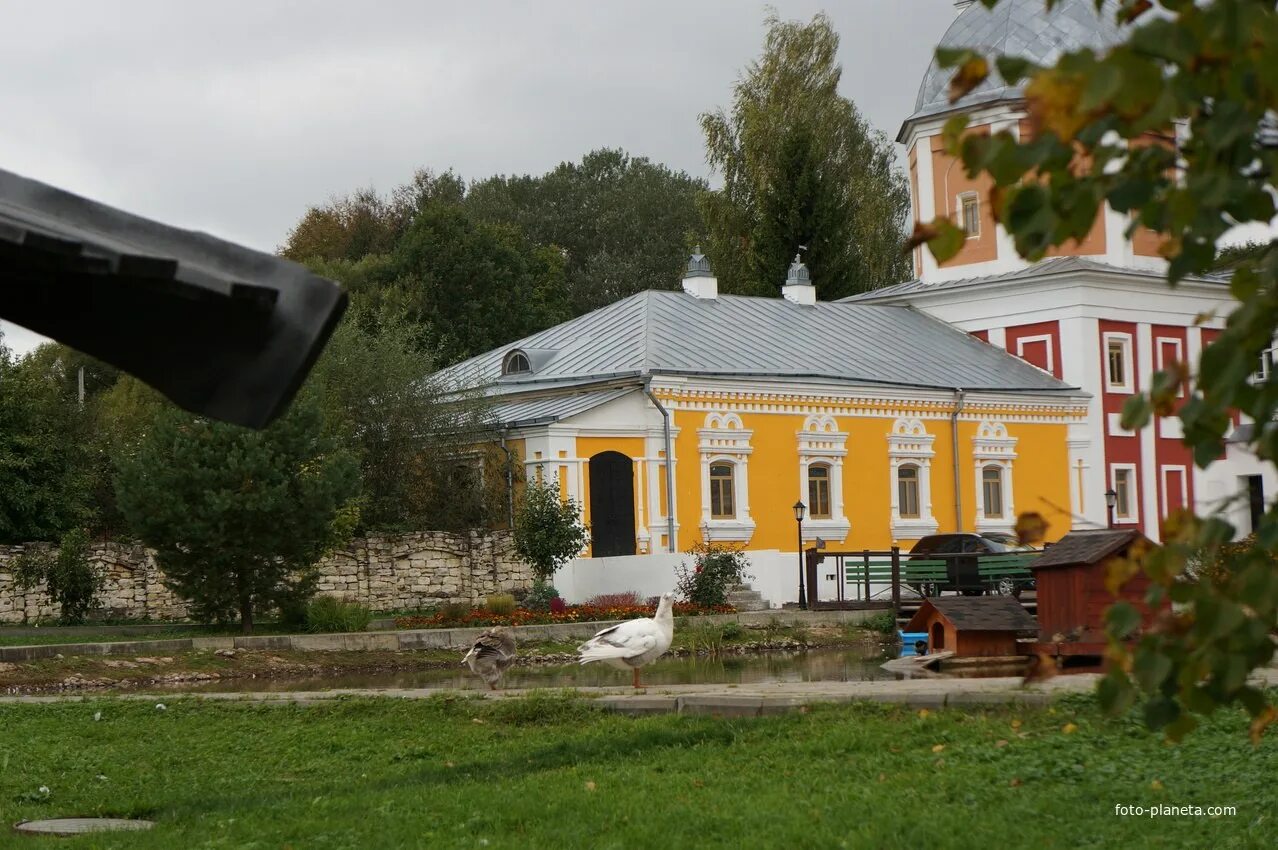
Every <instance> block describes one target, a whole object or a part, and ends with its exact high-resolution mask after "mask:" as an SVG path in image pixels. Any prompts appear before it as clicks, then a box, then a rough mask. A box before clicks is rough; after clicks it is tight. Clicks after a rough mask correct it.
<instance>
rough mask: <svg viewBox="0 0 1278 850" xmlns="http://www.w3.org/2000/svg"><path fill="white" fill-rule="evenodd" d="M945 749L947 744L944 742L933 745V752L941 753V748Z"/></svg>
mask: <svg viewBox="0 0 1278 850" xmlns="http://www.w3.org/2000/svg"><path fill="white" fill-rule="evenodd" d="M943 749H945V745H944V744H933V745H932V752H934V753H939V752H940V751H941V750H943Z"/></svg>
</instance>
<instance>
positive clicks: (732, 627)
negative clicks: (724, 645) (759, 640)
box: [723, 621, 745, 640]
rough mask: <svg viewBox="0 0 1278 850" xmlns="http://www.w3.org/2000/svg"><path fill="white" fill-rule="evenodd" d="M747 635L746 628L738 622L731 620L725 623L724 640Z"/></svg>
mask: <svg viewBox="0 0 1278 850" xmlns="http://www.w3.org/2000/svg"><path fill="white" fill-rule="evenodd" d="M744 635H745V629H743V628H742V627H741V624H740V623H738V622H735V621H734V622H729V623H724V624H723V637H724V640H737V639H738V638H740V637H742V636H744Z"/></svg>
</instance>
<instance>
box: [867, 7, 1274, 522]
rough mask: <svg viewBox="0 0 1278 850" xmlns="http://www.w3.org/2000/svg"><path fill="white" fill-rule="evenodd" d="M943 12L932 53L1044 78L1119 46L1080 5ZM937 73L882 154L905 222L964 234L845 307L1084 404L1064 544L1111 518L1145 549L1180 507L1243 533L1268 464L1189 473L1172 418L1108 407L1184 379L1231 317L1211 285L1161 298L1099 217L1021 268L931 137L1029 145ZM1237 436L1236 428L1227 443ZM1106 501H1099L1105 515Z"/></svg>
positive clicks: (1018, 112)
mask: <svg viewBox="0 0 1278 850" xmlns="http://www.w3.org/2000/svg"><path fill="white" fill-rule="evenodd" d="M955 5H956V6H958V7H960V13H959V15H958V17H957V19H956V20H955V22H954V23H953V24H952V25H951V27H950V29H949V31H948V32H947V33H946V35H945V37H944V39H943V40H942V42H941V46H943V47H958V48H972V49H977V50H980V51H983V52H987V53H988V52H993V53H1004V54H1010V55H1021V56H1026V57H1027V58H1030V59H1033V60H1035V61H1037V62H1039V63H1051V62H1053V61H1054V60H1055V58H1056V57H1057V56H1059V55H1060V54H1061V53H1062V52H1063V51H1067V50H1073V49H1078V48H1080V47H1084V46H1090V47H1094V48H1104V47H1106V46H1108V45H1110V44H1113V43H1115V42H1117V41H1118V40H1120V39H1121V38H1122V34H1121V32H1120V31H1119V30H1118V28H1117V27H1116V26H1115V25H1114V23H1113V21H1114V17H1113V11H1114V9H1113V5H1114V4H1113V3H1112V2H1107V3H1106V5H1105V8H1104V9H1103V10H1102V12H1101V13H1100V14H1099V15H1098V14H1097V13H1096V11H1095V4H1094V2H1093V0H1061V2H1059V3H1058V4H1057V5H1056V6H1055V7H1054V9H1053V11H1051V12H1046V11H1044V4H1043V2H1042V0H1003V2H1002V3H1000V4H998V5H997V6H996V7H995V8H994V9H993V10H988V9H986V8H985V7H984V6H983V5H982V4H980V3H969V2H958V3H956V4H955ZM949 73H950V72H948V71H946V70H945V69H941V68H939V67H938V66H937V64H936V63H935V62H933V64H932V67H931V68H929V69H928V72H927V75H926V76H925V77H924V79H923V83H922V85H921V87H920V90H919V96H918V100H917V103H916V105H915V111H914V113H913V114H912V115H911V116H910V117H909V118H907V119H906V120H905V122H904V124H903V125H902V127H901V131H900V134H899V136H898V138H897V140H898V141H899V142H901V143H902V144H903V145H904V146H905V148H906V150H907V151H908V161H909V169H910V189H911V193H912V200H913V207H914V215H915V218H916V220H920V221H928V220H931V219H933V218H937V217H941V216H945V217H949V218H951V219H952V220H953V221H955V222H956V223H958V224H959V225H960V226H961V227H963V228H964V229H965V230H966V232H967V241H966V243H965V244H964V246H963V248H962V250H961V251H959V253H958V254H957V255H956V256H955V257H953V258H952V259H950V260H948V261H946V262H945V263H942V264H938V263H936V261H935V260H934V259H933V258H932V256H931V255H930V254H929V253H928V252H926V251H925V250H918V251H916V253H915V255H914V266H915V273H916V275H917V279H916V280H913V281H908V282H906V283H902V284H898V285H896V286H890V287H887V288H884V289H879V290H876V291H873V292H870V293H866V294H863V295H858V296H853V299H849V300H856V301H864V302H868V303H878V304H908V305H910V306H913V307H914V308H916V309H918V310H921V311H923V312H926V313H929V314H931V315H933V316H935V317H937V318H939V319H942V320H944V321H946V322H948V323H950V324H952V325H954V326H956V327H958V328H961V329H963V330H965V331H968V332H969V333H971V334H972V335H974V336H977V337H979V338H980V339H982V340H985V341H986V342H988V343H989V344H990V345H995V346H998V347H999V348H1003V349H1005V350H1007V351H1008V352H1010V353H1012V354H1015V355H1017V356H1019V357H1021V358H1022V359H1024V360H1026V361H1028V362H1029V363H1032V364H1034V365H1035V366H1037V367H1039V368H1040V369H1042V370H1044V371H1046V372H1050V373H1051V374H1052V375H1054V376H1056V377H1057V378H1060V379H1061V380H1063V381H1065V382H1066V383H1068V384H1072V385H1074V386H1077V387H1079V388H1080V389H1082V390H1084V391H1086V392H1087V393H1089V394H1090V395H1091V401H1090V404H1089V409H1088V415H1087V417H1086V419H1085V420H1084V421H1082V422H1079V423H1078V424H1076V425H1073V426H1071V429H1070V436H1069V463H1070V467H1071V470H1070V499H1071V502H1072V503H1071V504H1070V505H1069V506H1068V509H1069V511H1070V513H1072V514H1073V515H1074V517H1075V519H1074V527H1075V528H1095V527H1104V526H1105V525H1107V524H1108V523H1109V522H1110V521H1111V513H1112V522H1113V523H1114V524H1115V525H1117V526H1120V527H1121V526H1130V527H1136V528H1139V529H1140V530H1141V531H1142V532H1144V533H1145V534H1146V535H1147V536H1149V537H1150V538H1152V539H1154V540H1157V539H1159V529H1160V523H1161V521H1162V520H1163V519H1164V518H1166V517H1167V516H1169V515H1170V514H1171V513H1173V512H1174V511H1176V510H1178V509H1180V508H1182V507H1192V508H1194V509H1195V510H1196V511H1197V512H1199V513H1211V512H1216V511H1223V512H1224V514H1225V515H1226V517H1227V518H1228V519H1229V520H1230V521H1231V522H1232V523H1233V524H1234V526H1235V527H1236V528H1237V529H1239V531H1240V532H1241V533H1243V534H1246V533H1248V532H1249V531H1250V530H1251V529H1252V527H1253V525H1254V523H1255V521H1256V519H1257V517H1258V512H1260V511H1263V509H1264V507H1265V505H1266V504H1267V503H1268V502H1269V501H1271V500H1272V497H1273V495H1274V493H1275V492H1276V487H1278V475H1275V472H1274V469H1273V466H1272V464H1269V463H1264V462H1261V461H1260V460H1258V459H1257V458H1256V457H1255V456H1254V455H1252V454H1251V453H1249V452H1248V451H1247V450H1246V449H1245V447H1244V445H1243V444H1242V443H1241V442H1231V443H1229V444H1228V445H1227V448H1226V452H1225V455H1224V456H1223V457H1222V458H1221V459H1220V460H1218V461H1217V462H1216V463H1213V464H1212V465H1211V466H1210V467H1208V468H1207V469H1198V468H1196V467H1195V466H1194V464H1193V460H1192V457H1191V453H1190V450H1189V449H1188V448H1187V447H1186V446H1185V445H1184V444H1183V443H1182V441H1181V436H1182V434H1181V429H1180V420H1179V419H1178V418H1176V417H1175V416H1171V417H1165V418H1155V420H1154V421H1153V422H1152V423H1151V424H1150V425H1149V426H1148V427H1146V428H1144V429H1141V430H1139V431H1135V432H1133V431H1129V430H1125V429H1124V428H1123V427H1122V425H1121V423H1120V421H1119V420H1120V412H1121V410H1122V408H1123V404H1124V403H1125V402H1126V400H1127V399H1128V398H1129V397H1130V396H1131V395H1132V394H1133V393H1138V392H1141V391H1144V390H1147V389H1148V382H1149V379H1150V376H1151V375H1152V374H1153V372H1155V371H1157V370H1159V369H1161V368H1163V366H1164V365H1165V364H1168V363H1170V362H1172V361H1179V362H1183V363H1187V364H1189V365H1190V366H1191V368H1194V367H1196V365H1197V363H1198V359H1199V354H1200V353H1201V351H1202V350H1203V347H1204V346H1206V345H1207V344H1209V343H1210V342H1211V341H1212V340H1213V339H1214V338H1215V337H1216V335H1218V334H1219V333H1220V329H1221V328H1222V327H1224V320H1225V316H1227V315H1228V312H1229V311H1230V310H1231V309H1232V306H1233V304H1234V302H1233V299H1232V298H1231V297H1230V294H1229V291H1228V286H1227V281H1226V280H1225V279H1224V278H1212V277H1207V278H1193V279H1189V280H1185V281H1183V282H1181V283H1180V284H1179V285H1178V286H1177V287H1176V288H1174V289H1173V288H1171V287H1169V285H1168V284H1167V281H1166V278H1165V261H1164V260H1163V259H1162V258H1160V257H1159V256H1158V253H1157V243H1156V240H1155V238H1154V236H1153V234H1148V233H1141V232H1138V233H1137V234H1136V235H1135V237H1134V238H1133V239H1130V240H1129V239H1128V238H1127V237H1126V235H1125V234H1126V231H1127V229H1128V226H1129V224H1130V219H1129V217H1128V216H1127V215H1126V214H1120V213H1118V212H1115V211H1114V210H1112V209H1109V208H1105V209H1104V211H1103V213H1102V214H1101V215H1099V216H1098V217H1097V220H1096V223H1095V225H1094V226H1093V228H1092V230H1091V232H1090V233H1089V234H1088V236H1087V238H1086V239H1084V240H1082V241H1081V242H1076V243H1071V244H1069V245H1066V246H1063V247H1062V248H1061V249H1059V250H1057V251H1055V252H1054V253H1053V254H1052V255H1050V256H1049V257H1048V258H1046V259H1044V260H1042V261H1040V262H1038V263H1028V262H1026V261H1025V260H1023V259H1021V258H1020V257H1019V256H1018V255H1017V253H1016V250H1015V248H1014V246H1013V244H1012V240H1011V238H1010V237H1009V236H1008V234H1007V233H1006V232H1005V231H1004V229H1003V228H1002V227H1001V226H1000V225H999V224H998V223H997V222H996V221H995V220H994V216H993V214H992V212H991V211H990V210H989V208H988V204H987V201H986V199H987V197H988V191H989V188H990V181H989V178H988V177H987V176H985V175H981V176H979V177H977V178H976V179H970V178H968V177H967V176H966V173H965V171H964V169H963V166H962V164H961V163H960V162H958V161H957V160H956V159H955V158H954V157H952V156H950V155H949V154H948V153H946V152H945V150H944V146H943V145H942V141H941V128H942V126H943V125H944V123H945V121H946V120H947V119H949V118H950V117H951V116H953V115H954V114H956V113H958V112H964V113H967V114H968V115H969V118H970V124H969V126H970V127H971V128H973V130H974V131H976V132H981V131H989V132H997V131H1000V130H1010V131H1011V132H1012V133H1014V134H1018V135H1021V136H1024V134H1027V133H1030V132H1032V129H1031V126H1030V123H1029V121H1028V120H1027V117H1026V112H1025V102H1024V94H1023V91H1022V90H1021V89H1020V88H1019V87H1016V86H1007V85H1003V84H1002V83H1001V81H1000V80H998V79H997V75H994V78H993V79H991V80H989V81H987V82H985V83H984V84H982V85H981V86H980V87H978V88H977V89H975V90H974V91H972V92H971V93H969V94H968V95H966V96H965V97H964V98H962V99H961V100H959V101H958V102H957V103H950V101H949V98H948V82H949ZM1204 317H1207V318H1204ZM1258 365H1259V364H1258ZM1249 428H1250V426H1249V425H1248V424H1246V423H1244V422H1239V423H1236V426H1235V433H1236V434H1238V435H1239V436H1241V435H1242V434H1243V433H1245V432H1246V431H1247V430H1248V429H1249ZM1107 491H1112V492H1113V494H1114V496H1112V497H1111V498H1112V499H1113V501H1114V502H1115V504H1114V505H1113V507H1112V509H1111V508H1110V506H1109V505H1108V504H1107V500H1106V493H1107ZM1026 507H1027V509H1032V508H1030V507H1029V506H1028V505H1027V506H1026ZM1058 507H1066V506H1058Z"/></svg>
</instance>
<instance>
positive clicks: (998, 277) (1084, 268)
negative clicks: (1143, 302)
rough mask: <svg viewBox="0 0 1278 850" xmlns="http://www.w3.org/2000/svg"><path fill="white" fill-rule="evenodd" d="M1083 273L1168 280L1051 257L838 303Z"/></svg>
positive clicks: (1211, 279)
mask: <svg viewBox="0 0 1278 850" xmlns="http://www.w3.org/2000/svg"><path fill="white" fill-rule="evenodd" d="M1084 272H1092V273H1103V274H1121V275H1128V276H1132V277H1138V278H1146V279H1150V280H1158V281H1165V280H1166V279H1167V278H1166V275H1164V274H1163V273H1162V272H1159V271H1154V270H1152V269H1133V268H1123V267H1121V266H1114V265H1110V264H1109V263H1102V262H1098V261H1096V260H1090V259H1088V258H1086V257H1053V258H1052V259H1050V260H1041V261H1040V262H1037V263H1034V264H1033V265H1029V266H1026V267H1025V268H1021V269H1016V270H1015V271H1010V272H1003V273H1002V274H993V275H985V276H984V277H964V278H956V279H954V280H940V281H923V280H907V281H905V282H904V283H896V284H893V285H892V286H885V287H883V288H881V289H872V290H870V291H869V292H861V293H858V294H856V295H849V296H848V297H846V298H841V299H839V302H838V303H842V304H846V303H853V302H858V303H862V304H866V303H872V302H878V301H888V300H893V299H897V298H903V297H907V296H912V295H924V294H931V293H933V292H948V291H950V290H953V289H963V288H966V287H969V286H984V285H986V284H990V283H1001V282H1010V281H1021V280H1035V279H1038V278H1044V277H1052V276H1057V275H1069V274H1079V273H1084ZM1185 280H1187V281H1189V282H1191V283H1210V284H1217V285H1221V286H1223V285H1226V284H1228V283H1229V276H1228V275H1227V274H1212V275H1201V276H1192V277H1186V278H1185Z"/></svg>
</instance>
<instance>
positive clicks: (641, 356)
mask: <svg viewBox="0 0 1278 850" xmlns="http://www.w3.org/2000/svg"><path fill="white" fill-rule="evenodd" d="M514 348H520V349H527V348H537V349H556V350H557V351H558V353H557V354H556V355H555V356H554V357H553V358H550V359H549V360H547V361H546V363H545V366H544V367H543V368H541V369H539V370H536V371H534V372H532V373H522V374H519V375H510V376H506V377H502V375H501V364H502V360H503V358H504V356H505V355H506V354H507V353H509V352H510V351H511V349H514ZM654 374H664V375H699V376H728V377H738V378H749V377H783V378H814V379H824V380H835V381H845V382H848V383H852V384H859V385H889V386H902V387H915V388H942V389H951V388H955V387H961V388H963V389H967V390H988V391H1008V392H1018V391H1019V392H1045V393H1066V394H1076V393H1077V390H1075V389H1073V388H1071V387H1069V386H1068V385H1066V384H1064V383H1061V382H1060V381H1058V380H1056V379H1055V378H1053V377H1052V376H1051V375H1048V374H1046V373H1045V372H1042V371H1041V370H1039V369H1036V368H1035V367H1033V366H1030V365H1029V364H1027V363H1025V361H1023V360H1021V359H1020V358H1017V357H1013V356H1011V355H1009V354H1007V353H1006V352H1003V351H1001V350H999V349H997V348H994V347H993V346H989V345H986V344H985V343H983V342H981V341H980V340H977V339H974V338H972V337H970V336H968V335H967V334H965V333H963V332H962V331H959V330H956V329H955V328H953V327H950V326H949V325H947V324H945V323H943V322H941V321H939V320H937V319H934V318H932V317H930V316H928V315H926V314H924V313H920V312H918V311H916V310H914V309H912V308H909V307H893V306H881V305H873V304H843V303H834V302H828V301H823V302H818V303H817V304H815V305H800V304H794V303H791V302H789V301H786V300H784V299H781V298H753V297H742V296H731V295H728V296H720V297H719V298H717V299H700V298H694V297H693V296H691V295H688V294H686V293H683V292H657V291H648V292H640V293H637V294H635V295H632V296H630V297H628V298H624V299H622V300H620V301H617V302H615V303H613V304H610V305H608V306H607V307H603V308H601V309H599V310H595V311H594V312H592V313H587V314H586V315H584V316H579V317H577V318H575V319H572V320H571V321H568V322H564V323H563V324H561V325H556V326H555V327H553V328H549V329H547V330H544V331H541V332H540V333H537V334H534V335H532V336H530V337H527V338H525V339H522V340H519V341H517V342H514V343H511V344H510V345H507V346H503V347H502V348H499V349H494V350H493V351H490V352H487V353H486V354H481V355H479V356H477V357H474V358H471V359H470V360H467V361H464V362H462V363H459V364H457V365H455V366H452V367H449V368H448V369H446V370H444V371H443V372H442V373H441V374H440V378H441V379H443V380H444V381H446V382H448V383H450V384H452V385H456V386H476V385H488V386H489V387H490V391H491V392H493V393H495V394H509V393H521V392H528V391H533V390H543V389H548V388H550V387H552V386H562V385H565V384H573V383H578V384H580V383H583V382H590V381H603V380H608V379H612V378H620V377H642V376H647V375H654Z"/></svg>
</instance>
